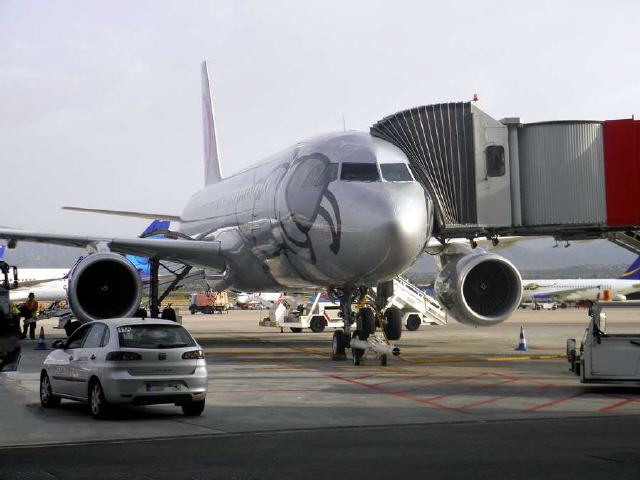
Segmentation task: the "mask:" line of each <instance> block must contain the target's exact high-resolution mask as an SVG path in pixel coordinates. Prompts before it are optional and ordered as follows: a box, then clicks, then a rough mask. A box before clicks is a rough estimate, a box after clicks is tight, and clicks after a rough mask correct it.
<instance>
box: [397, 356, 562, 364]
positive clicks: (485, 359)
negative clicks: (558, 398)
mask: <svg viewBox="0 0 640 480" xmlns="http://www.w3.org/2000/svg"><path fill="white" fill-rule="evenodd" d="M559 358H567V356H566V355H564V354H562V355H526V356H522V357H433V358H407V357H404V356H401V357H400V359H401V360H403V361H405V362H407V363H475V362H524V361H529V360H557V359H559Z"/></svg>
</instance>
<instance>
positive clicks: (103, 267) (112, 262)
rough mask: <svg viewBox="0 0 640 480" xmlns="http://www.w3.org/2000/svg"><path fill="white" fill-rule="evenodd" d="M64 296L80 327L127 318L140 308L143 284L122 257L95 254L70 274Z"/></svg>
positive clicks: (111, 254)
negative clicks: (80, 324) (85, 324)
mask: <svg viewBox="0 0 640 480" xmlns="http://www.w3.org/2000/svg"><path fill="white" fill-rule="evenodd" d="M67 296H68V297H69V305H70V307H71V310H72V311H73V313H74V314H75V315H76V317H77V318H78V320H79V321H80V322H82V323H86V322H92V321H94V320H100V319H104V318H117V317H130V316H132V315H134V313H135V312H136V310H137V309H138V308H139V307H140V299H141V297H142V281H141V280H140V275H139V273H138V271H137V270H136V268H135V267H134V266H133V265H132V264H131V263H130V262H129V261H128V260H127V259H126V258H124V257H123V256H122V255H118V254H116V253H94V254H92V255H89V256H88V257H85V258H83V259H82V260H81V261H80V262H79V263H78V264H77V265H76V266H75V267H74V268H73V270H71V272H70V273H69V287H68V292H67Z"/></svg>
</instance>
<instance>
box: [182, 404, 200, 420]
mask: <svg viewBox="0 0 640 480" xmlns="http://www.w3.org/2000/svg"><path fill="white" fill-rule="evenodd" d="M203 411H204V400H202V401H198V402H189V403H185V404H183V405H182V413H184V414H185V415H186V416H187V417H197V416H199V415H201V414H202V412H203Z"/></svg>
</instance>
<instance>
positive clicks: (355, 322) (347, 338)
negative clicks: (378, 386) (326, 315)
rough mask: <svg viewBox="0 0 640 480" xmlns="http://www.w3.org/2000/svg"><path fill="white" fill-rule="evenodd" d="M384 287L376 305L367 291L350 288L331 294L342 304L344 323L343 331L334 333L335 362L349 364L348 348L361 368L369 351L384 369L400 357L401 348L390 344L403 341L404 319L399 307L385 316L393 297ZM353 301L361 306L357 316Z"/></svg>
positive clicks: (391, 309) (333, 358)
mask: <svg viewBox="0 0 640 480" xmlns="http://www.w3.org/2000/svg"><path fill="white" fill-rule="evenodd" d="M385 287H386V285H385V284H381V285H379V286H378V289H377V295H376V297H375V298H376V300H375V301H369V297H368V293H369V289H368V288H366V287H359V288H355V287H350V286H348V287H343V288H341V289H332V290H330V293H331V294H333V295H334V296H336V297H337V298H338V299H339V300H340V313H341V314H342V319H343V322H344V327H343V330H336V331H335V332H333V339H332V342H331V359H332V360H346V359H347V355H346V352H347V349H349V348H350V349H351V357H352V360H353V364H354V365H360V363H361V361H362V360H363V359H364V357H365V356H366V355H367V353H368V352H370V351H371V352H374V353H375V355H376V357H377V358H378V360H379V361H380V365H382V366H385V365H387V361H388V357H389V356H398V355H400V348H399V347H397V346H395V345H391V344H389V340H399V339H400V335H401V334H402V315H401V312H400V310H399V309H397V308H396V307H390V308H387V309H385V310H384V312H383V308H384V307H385V306H386V303H387V299H388V298H389V295H390V294H389V293H388V287H387V289H385ZM391 293H392V292H391ZM354 301H357V304H358V306H359V308H358V313H357V314H354V312H353V310H352V305H353V303H354ZM378 327H379V328H380V330H378Z"/></svg>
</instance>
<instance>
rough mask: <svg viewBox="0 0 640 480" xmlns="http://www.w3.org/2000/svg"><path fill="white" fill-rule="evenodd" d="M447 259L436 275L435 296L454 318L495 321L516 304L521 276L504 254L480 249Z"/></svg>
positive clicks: (475, 322)
mask: <svg viewBox="0 0 640 480" xmlns="http://www.w3.org/2000/svg"><path fill="white" fill-rule="evenodd" d="M447 259H448V261H447V263H446V264H445V265H444V267H443V268H442V270H441V271H440V274H439V275H438V277H437V278H436V282H435V291H436V297H437V299H438V301H439V302H440V303H441V304H442V306H443V307H444V308H445V309H446V310H447V313H448V314H450V315H451V316H452V317H454V318H455V319H456V320H457V321H458V322H460V323H464V324H466V325H473V326H491V325H496V324H498V323H500V322H503V321H505V320H506V319H507V318H509V316H510V315H511V313H512V312H513V311H514V310H515V309H516V308H518V305H520V298H521V297H522V278H521V277H520V273H519V272H518V270H517V269H516V267H514V266H513V264H512V263H511V262H509V260H507V259H506V258H504V257H501V256H500V255H496V254H494V253H487V252H481V253H470V254H467V255H453V256H450V257H448V258H447Z"/></svg>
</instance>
